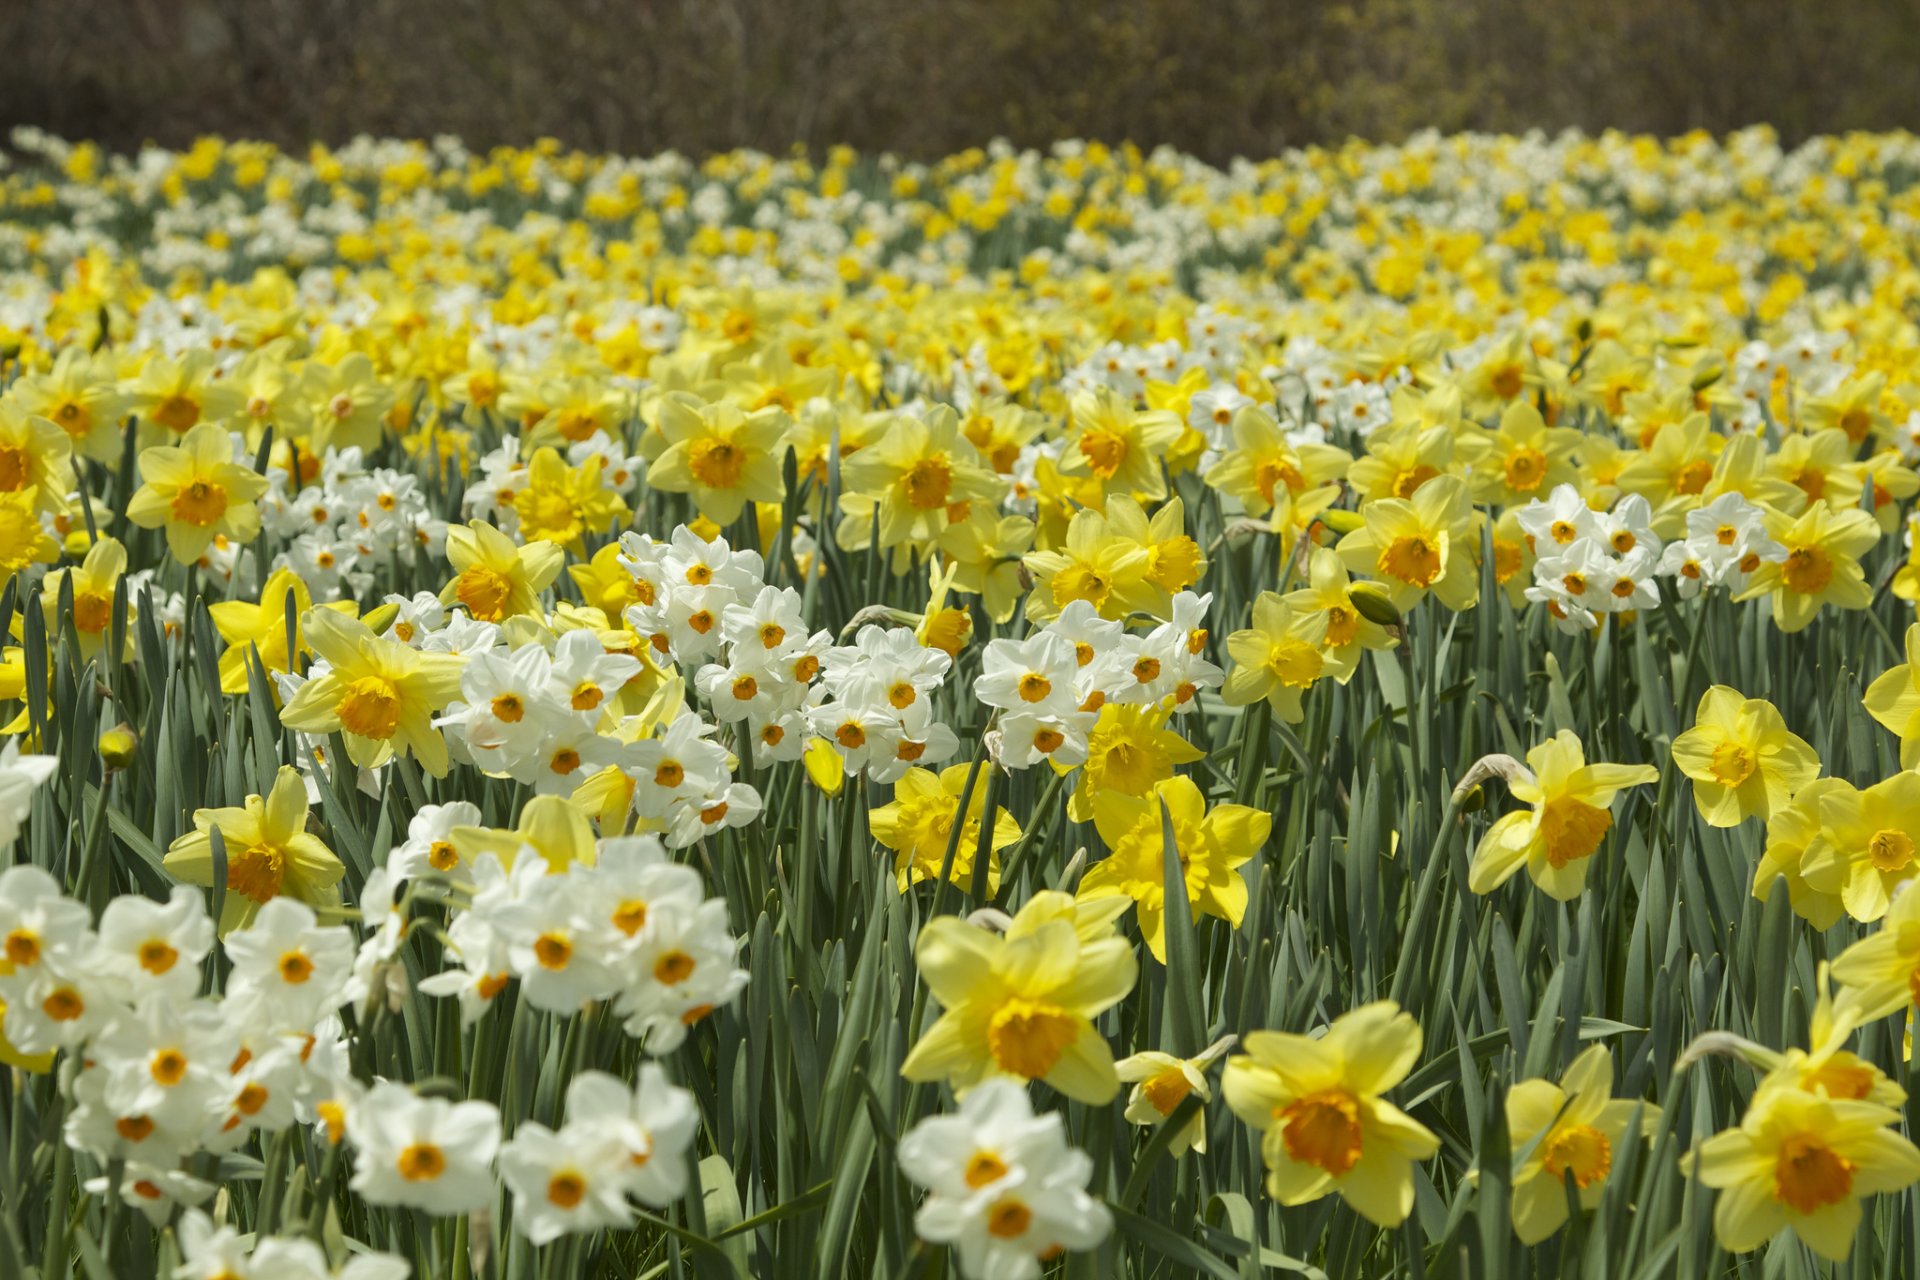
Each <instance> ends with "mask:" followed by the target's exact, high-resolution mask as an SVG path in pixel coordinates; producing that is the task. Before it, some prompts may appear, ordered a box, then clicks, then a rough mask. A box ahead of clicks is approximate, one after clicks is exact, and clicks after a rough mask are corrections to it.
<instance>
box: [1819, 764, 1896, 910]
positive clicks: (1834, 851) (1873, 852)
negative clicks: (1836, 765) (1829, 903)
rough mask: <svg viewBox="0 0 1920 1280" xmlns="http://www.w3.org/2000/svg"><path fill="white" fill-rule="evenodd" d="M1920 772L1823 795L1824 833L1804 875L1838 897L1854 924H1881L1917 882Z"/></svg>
mask: <svg viewBox="0 0 1920 1280" xmlns="http://www.w3.org/2000/svg"><path fill="white" fill-rule="evenodd" d="M1917 851H1920V773H1911V772H1908V773H1897V774H1895V775H1894V776H1893V777H1891V778H1888V779H1887V780H1886V781H1884V782H1880V783H1876V784H1875V785H1874V786H1871V787H1868V788H1867V789H1866V790H1864V791H1861V790H1858V789H1856V788H1854V787H1853V786H1852V785H1850V784H1848V783H1845V782H1842V783H1839V784H1838V785H1836V786H1834V787H1832V788H1831V789H1829V790H1827V791H1824V792H1822V794H1821V797H1820V834H1819V836H1818V837H1816V838H1815V839H1814V841H1813V843H1812V845H1811V846H1809V847H1808V849H1807V852H1806V856H1805V857H1804V858H1802V859H1801V874H1802V875H1803V876H1805V877H1806V880H1807V883H1808V884H1809V885H1810V886H1812V887H1813V888H1815V889H1817V890H1819V891H1821V892H1823V893H1837V894H1839V895H1840V898H1841V901H1843V902H1844V903H1845V904H1846V908H1847V914H1848V915H1850V916H1852V917H1853V918H1854V919H1856V920H1863V921H1873V920H1878V919H1879V918H1880V917H1881V916H1883V915H1885V914H1886V913H1887V906H1888V904H1889V902H1891V900H1892V898H1893V893H1894V891H1895V890H1896V889H1898V888H1899V887H1900V885H1901V883H1902V882H1904V881H1907V880H1911V879H1913V878H1914V876H1915V874H1916V873H1917V872H1916V869H1917V867H1920V859H1917V858H1916V856H1915V855H1916V852H1917Z"/></svg>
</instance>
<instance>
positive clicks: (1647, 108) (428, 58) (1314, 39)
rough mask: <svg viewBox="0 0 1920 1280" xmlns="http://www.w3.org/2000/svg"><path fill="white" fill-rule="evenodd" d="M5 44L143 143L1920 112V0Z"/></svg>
mask: <svg viewBox="0 0 1920 1280" xmlns="http://www.w3.org/2000/svg"><path fill="white" fill-rule="evenodd" d="M0 57H4V58H5V59H6V60H7V66H6V70H5V72H4V74H0V124H5V125H9V126H10V125H13V124H20V123H32V124H38V125H42V126H44V127H47V128H51V129H54V130H56V131H58V132H61V133H63V134H66V135H68V136H72V137H82V136H85V137H93V138H98V139H101V140H103V141H106V142H109V143H111V144H114V145H116V146H120V147H128V146H136V145H138V144H139V143H140V142H141V141H143V140H145V139H149V138H151V139H153V140H155V141H159V142H163V143H168V144H173V145H179V144H181V143H184V142H187V141H189V140H191V139H192V138H193V137H194V136H195V135H197V134H200V133H207V132H220V133H224V134H228V135H243V136H253V137H265V138H269V139H272V140H274V141H277V142H280V143H282V144H286V145H298V144H300V143H302V142H303V141H305V140H308V139H311V138H320V139H324V140H328V141H333V142H338V141H341V140H344V139H345V138H347V137H350V136H351V135H353V134H355V133H359V132H372V133H378V134H398V135H408V136H426V135H431V134H434V133H441V132H450V133H457V134H460V135H461V136H463V137H464V138H466V139H467V140H468V141H469V142H472V143H476V144H490V143H497V142H523V141H526V140H527V139H529V138H532V137H536V136H540V135H552V136H554V137H557V138H560V139H562V140H563V141H565V142H567V143H569V144H572V145H577V146H581V147H588V148H595V149H611V150H620V151H626V152H648V151H655V150H660V149H664V148H668V147H673V148H678V149H680V150H683V151H689V152H695V153H700V152H705V151H710V150H716V149H726V148H730V147H733V146H737V145H750V146H757V147H762V148H766V149H770V150H771V149H781V148H784V147H786V146H787V145H788V144H791V143H794V142H804V143H809V144H812V145H814V146H821V145H825V144H827V143H831V142H843V141H844V142H850V143H853V144H855V145H858V146H860V147H863V148H870V149H891V150H895V151H900V152H904V153H909V154H914V155H919V156H934V155H940V154H945V153H947V152H950V151H953V150H957V149H960V148H962V147H966V146H970V145H974V144H977V143H980V142H983V141H985V140H986V139H989V138H992V137H995V136H1006V137H1009V138H1012V139H1014V140H1015V141H1017V142H1021V143H1044V142H1047V141H1050V140H1052V139H1054V138H1059V137H1068V136H1077V137H1099V138H1105V139H1109V140H1117V139H1121V138H1131V139H1134V140H1136V141H1140V142H1143V143H1158V142H1171V143H1174V144H1176V145H1179V146H1181V147H1184V148H1187V149H1189V150H1192V151H1196V152H1198V153H1200V154H1202V155H1204V156H1207V157H1209V158H1211V159H1215V160H1222V159H1225V158H1228V157H1230V156H1233V155H1264V154H1270V153H1272V152H1273V151H1275V150H1277V149H1279V148H1281V147H1283V146H1288V145H1298V144H1303V143H1308V142H1327V141H1338V140H1340V139H1342V138H1345V137H1347V136H1350V135H1359V136H1363V137H1368V138H1373V139H1390V138H1395V137H1400V136H1404V135H1405V134H1407V133H1409V132H1411V131H1413V130H1416V129H1420V128H1425V127H1429V126H1431V127H1436V128H1440V129H1444V130H1453V129H1464V128H1477V129H1499V130H1512V131H1517V130H1522V129H1526V128H1530V127H1533V126H1541V127H1545V128H1548V129H1556V128H1559V127H1562V126H1566V125H1580V126H1583V127H1585V128H1588V129H1598V128H1604V127H1607V126H1610V125H1613V126H1619V127H1623V128H1628V129H1634V130H1645V131H1652V132H1656V133H1677V132H1682V131H1685V130H1688V129H1692V128H1708V129H1713V130H1724V129H1728V128H1733V127H1737V126H1739V125H1743V124H1750V123H1756V122H1763V121H1764V122H1767V123H1771V124H1774V125H1775V126H1777V127H1778V128H1780V130H1781V131H1782V133H1783V134H1785V135H1786V136H1787V137H1788V138H1789V139H1793V138H1797V137H1800V136H1804V135H1806V134H1808V133H1815V132H1829V131H1836V130H1844V129H1849V128H1888V127H1896V126H1908V127H1912V126H1915V125H1920V0H1839V2H1838V3H1835V2H1834V0H0Z"/></svg>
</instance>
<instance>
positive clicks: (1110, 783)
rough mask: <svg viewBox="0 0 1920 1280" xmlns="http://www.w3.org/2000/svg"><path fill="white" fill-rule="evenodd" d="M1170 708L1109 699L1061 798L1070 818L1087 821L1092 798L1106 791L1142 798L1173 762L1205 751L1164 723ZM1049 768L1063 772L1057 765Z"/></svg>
mask: <svg viewBox="0 0 1920 1280" xmlns="http://www.w3.org/2000/svg"><path fill="white" fill-rule="evenodd" d="M1172 715H1173V709H1172V707H1170V706H1167V705H1163V704H1152V703H1139V702H1128V703H1119V702H1109V703H1105V704H1104V705H1102V706H1101V708H1100V718H1099V719H1098V720H1096V721H1094V725H1093V728H1092V729H1091V730H1089V731H1088V733H1087V759H1086V763H1085V764H1084V765H1082V766H1081V768H1080V779H1079V784H1078V785H1077V786H1075V787H1074V789H1073V795H1072V797H1071V798H1070V799H1069V800H1068V801H1067V816H1068V817H1069V818H1072V819H1073V820H1074V821H1075V822H1086V821H1089V820H1090V819H1092V817H1093V809H1094V801H1095V800H1096V799H1097V798H1098V797H1099V796H1100V795H1102V794H1103V793H1105V792H1108V791H1113V792H1118V793H1119V794H1121V795H1123V796H1144V795H1147V794H1148V793H1149V792H1151V791H1152V790H1153V788H1154V786H1155V784H1157V783H1160V782H1164V781H1166V780H1167V779H1168V778H1171V777H1173V770H1174V766H1175V765H1182V764H1192V763H1193V762H1194V761H1196V760H1200V759H1203V758H1205V756H1206V752H1204V751H1202V750H1200V748H1198V747H1196V746H1194V745H1193V744H1192V743H1190V742H1188V741H1187V740H1186V739H1185V738H1183V737H1181V736H1180V735H1179V734H1177V733H1175V732H1174V731H1173V730H1172V729H1169V728H1168V727H1167V722H1168V720H1169V719H1171V718H1172ZM1054 768H1055V770H1056V771H1058V772H1061V773H1065V772H1066V769H1064V768H1062V767H1061V766H1059V765H1055V766H1054Z"/></svg>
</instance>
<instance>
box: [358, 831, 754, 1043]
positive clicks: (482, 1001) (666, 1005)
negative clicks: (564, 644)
mask: <svg viewBox="0 0 1920 1280" xmlns="http://www.w3.org/2000/svg"><path fill="white" fill-rule="evenodd" d="M479 816H480V815H479V812H478V810H476V809H474V807H473V806H472V805H468V804H465V803H464V802H463V803H460V804H454V805H445V806H429V807H428V808H426V809H423V810H422V811H421V812H420V813H419V815H417V816H416V817H415V818H414V820H413V822H412V824H411V825H410V827H409V830H408V840H407V842H406V843H404V844H402V845H400V846H399V847H398V848H396V849H395V850H394V852H393V855H392V857H391V859H390V861H389V869H390V870H393V871H394V873H395V874H401V873H402V872H401V870H400V869H402V868H404V869H405V871H404V873H405V874H416V875H419V874H426V873H427V872H436V873H445V874H447V875H448V876H449V877H451V878H452V879H453V880H454V882H455V887H456V889H470V894H469V896H467V897H466V899H465V901H464V903H463V904H459V905H458V906H457V907H456V911H455V914H454V916H453V919H452V921H451V922H450V923H449V925H448V926H447V934H448V942H449V947H448V950H449V954H450V956H451V957H453V958H455V959H456V960H457V963H458V966H459V967H458V968H454V969H450V970H448V971H446V972H444V973H440V974H436V975H434V976H432V977H430V978H427V979H425V980H424V981H423V982H421V984H420V989H421V990H422V991H424V992H426V993H427V994H429V995H439V996H446V995H451V996H456V997H457V998H458V999H459V1001H460V1006H461V1016H462V1018H463V1019H464V1021H465V1022H467V1023H469V1024H470V1023H472V1022H474V1021H476V1020H477V1019H478V1018H479V1017H480V1015H481V1014H483V1013H485V1012H486V1010H487V1008H488V1007H489V1006H490V1005H491V1003H492V1001H493V999H494V997H496V996H497V995H499V994H500V992H502V991H503V990H505V989H506V986H507V983H508V982H509V981H510V980H512V979H516V978H517V979H518V980H519V982H520V994H521V996H522V997H523V998H524V999H525V1000H526V1001H527V1003H529V1004H530V1005H532V1006H533V1007H534V1008H536V1009H544V1010H547V1011H550V1012H553V1013H560V1014H571V1013H576V1012H578V1011H579V1010H580V1009H581V1007H582V1006H583V1005H586V1004H588V1003H590V1002H594V1001H603V1000H610V1001H612V1002H613V1005H614V1011H615V1012H616V1013H618V1014H619V1015H620V1016H621V1017H622V1018H623V1019H625V1027H626V1031H627V1034H629V1035H632V1036H635V1037H637V1038H639V1039H641V1040H643V1041H644V1042H645V1047H646V1049H647V1051H648V1052H650V1053H654V1054H661V1053H667V1052H670V1051H671V1050H673V1049H675V1048H677V1047H678V1046H679V1045H680V1043H681V1042H682V1041H683V1040H684V1039H685V1038H686V1034H687V1028H689V1027H691V1026H692V1025H693V1024H695V1023H697V1022H698V1021H700V1020H701V1019H702V1018H704V1017H706V1016H707V1015H708V1014H709V1013H711V1012H713V1010H714V1009H716V1008H718V1007H719V1006H721V1005H723V1004H726V1003H727V1002H728V1001H730V1000H732V999H733V998H734V997H735V996H736V995H738V994H739V993H740V991H741V989H742V988H744V987H745V986H746V983H747V973H746V971H745V970H744V969H741V968H739V967H738V966H737V965H736V963H735V957H736V954H737V953H738V951H739V942H738V940H737V939H735V938H734V936H733V934H732V933H731V932H729V930H728V926H727V912H726V904H725V902H723V901H722V900H720V899H718V898H707V897H705V890H704V886H703V885H702V884H701V881H700V875H699V873H698V872H697V871H695V870H694V869H693V868H691V867H687V866H683V865H680V864H678V863H675V862H671V861H669V860H668V859H667V857H666V855H665V852H664V850H663V848H662V846H661V843H660V841H659V840H658V839H657V838H655V837H653V836H622V837H616V838H613V839H608V840H602V841H599V842H598V848H597V850H596V849H595V844H594V841H593V838H592V833H591V830H590V829H589V828H588V827H587V824H586V819H585V818H584V817H582V816H581V815H580V814H579V813H578V812H577V811H576V810H574V809H572V808H571V807H570V806H569V805H568V804H567V803H566V802H565V801H562V800H558V799H550V798H548V799H535V800H532V801H530V802H529V803H528V805H527V811H526V813H524V814H523V815H522V818H521V830H520V831H519V832H491V831H488V830H486V829H484V828H480V827H477V826H474V825H470V824H473V823H477V821H478V819H479ZM466 851H477V852H473V853H472V856H471V857H469V856H468V853H467V852H466ZM423 864H424V870H423Z"/></svg>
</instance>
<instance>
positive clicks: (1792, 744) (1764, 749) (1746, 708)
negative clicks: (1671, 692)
mask: <svg viewBox="0 0 1920 1280" xmlns="http://www.w3.org/2000/svg"><path fill="white" fill-rule="evenodd" d="M1673 762H1674V764H1675V765H1676V766H1678V767H1679V769H1680V772H1682V773H1684V774H1686V775H1687V777H1689V778H1691V779H1693V798H1694V802H1695V803H1696V804H1698V805H1699V806H1700V816H1701V817H1702V818H1705V819H1706V820H1707V822H1708V823H1709V824H1710V825H1712V826H1716V827H1733V826H1738V825H1739V824H1740V823H1741V822H1743V821H1745V820H1746V819H1748V818H1760V819H1763V820H1764V819H1766V818H1768V817H1771V816H1772V815H1773V814H1775V813H1777V812H1778V811H1779V810H1781V809H1783V808H1785V807H1786V805H1787V803H1788V802H1789V801H1791V800H1792V799H1793V797H1794V794H1795V793H1796V792H1798V791H1799V790H1800V788H1802V787H1804V786H1806V785H1807V784H1808V783H1809V782H1812V781H1813V780H1814V778H1816V777H1818V776H1819V773H1820V757H1819V756H1817V755H1815V754H1814V750H1813V748H1812V747H1810V746H1808V745H1807V743H1806V741H1805V740H1804V739H1801V738H1798V737H1795V736H1794V735H1793V734H1791V733H1789V732H1787V724H1786V721H1785V720H1783V719H1781V717H1780V712H1779V710H1778V709H1777V708H1776V707H1775V706H1774V705H1773V704H1772V703H1771V702H1768V701H1766V700H1765V699H1763V698H1748V697H1744V696H1742V694H1741V693H1740V691H1739V690H1737V689H1729V688H1728V687H1727V686H1725V685H1722V684H1717V685H1714V686H1713V687H1712V688H1711V689H1708V690H1707V692H1706V694H1705V695H1704V696H1702V697H1701V699H1700V706H1699V709H1698V710H1697V711H1696V712H1695V713H1694V717H1693V728H1691V729H1689V730H1687V731H1686V732H1685V733H1683V734H1681V735H1680V736H1679V737H1677V738H1675V739H1674V740H1673Z"/></svg>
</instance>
